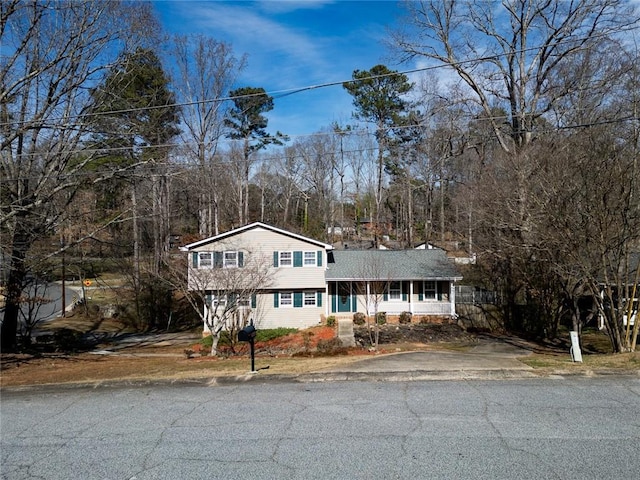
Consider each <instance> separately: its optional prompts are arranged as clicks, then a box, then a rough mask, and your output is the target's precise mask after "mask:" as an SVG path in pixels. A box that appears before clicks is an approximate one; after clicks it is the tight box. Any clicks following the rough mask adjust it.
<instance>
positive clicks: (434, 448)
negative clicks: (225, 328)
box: [0, 377, 640, 480]
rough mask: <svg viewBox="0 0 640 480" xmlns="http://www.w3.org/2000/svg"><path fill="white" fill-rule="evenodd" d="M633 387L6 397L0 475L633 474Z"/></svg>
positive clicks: (55, 392)
mask: <svg viewBox="0 0 640 480" xmlns="http://www.w3.org/2000/svg"><path fill="white" fill-rule="evenodd" d="M639 404H640V380H638V379H631V378H628V377H605V378H584V377H580V378H554V379H524V380H509V381H479V380H475V381H429V382H421V381H416V382H323V383H297V382H268V381H254V382H250V383H237V384H233V385H228V386H202V385H197V386H196V385H172V386H157V385H156V386H147V387H136V388H124V387H118V388H116V387H112V388H109V387H102V388H97V389H88V388H75V389H60V388H57V389H53V388H52V389H46V390H29V391H23V392H21V391H5V392H2V401H1V404H0V419H1V444H0V447H1V448H0V451H1V453H0V455H1V457H0V460H1V462H2V463H1V465H2V467H1V468H2V470H1V477H2V478H3V479H7V480H9V479H11V480H13V479H83V480H88V479H119V480H122V479H129V480H132V479H136V480H143V479H144V480H147V479H183V478H184V479H186V478H188V479H217V478H224V479H250V478H251V479H253V478H258V479H297V478H323V479H327V478H336V479H337V478H340V479H346V478H356V479H371V478H381V479H382V478H384V479H402V478H412V479H416V478H443V479H444V478H446V479H462V478H465V479H466V478H474V479H482V478H486V479H526V478H535V479H541V478H544V479H554V478H558V479H605V478H616V479H619V478H637V475H638V471H640V456H638V455H637V446H638V443H639V441H640V438H639V437H640V428H639V427H640V413H639V410H638V405H639Z"/></svg>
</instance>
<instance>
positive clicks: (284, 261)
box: [280, 252, 293, 267]
mask: <svg viewBox="0 0 640 480" xmlns="http://www.w3.org/2000/svg"><path fill="white" fill-rule="evenodd" d="M280 266H281V267H292V266H293V252H280Z"/></svg>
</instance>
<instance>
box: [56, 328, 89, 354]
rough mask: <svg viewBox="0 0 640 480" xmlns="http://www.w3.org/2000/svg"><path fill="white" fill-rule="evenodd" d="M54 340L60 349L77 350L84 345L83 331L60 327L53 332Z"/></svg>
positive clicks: (65, 350) (63, 350)
mask: <svg viewBox="0 0 640 480" xmlns="http://www.w3.org/2000/svg"><path fill="white" fill-rule="evenodd" d="M53 341H54V343H55V345H56V348H57V350H58V351H62V352H75V351H76V350H78V349H79V348H80V347H81V346H82V332H77V331H76V330H72V329H70V328H60V329H58V330H56V331H55V332H54V333H53Z"/></svg>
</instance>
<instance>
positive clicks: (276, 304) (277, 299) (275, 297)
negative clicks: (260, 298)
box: [273, 292, 280, 308]
mask: <svg viewBox="0 0 640 480" xmlns="http://www.w3.org/2000/svg"><path fill="white" fill-rule="evenodd" d="M273 306H274V307H275V308H278V307H279V306H280V294H279V293H278V292H276V293H274V294H273Z"/></svg>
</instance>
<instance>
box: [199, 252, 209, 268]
mask: <svg viewBox="0 0 640 480" xmlns="http://www.w3.org/2000/svg"><path fill="white" fill-rule="evenodd" d="M211 267H213V253H212V252H198V268H211Z"/></svg>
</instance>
